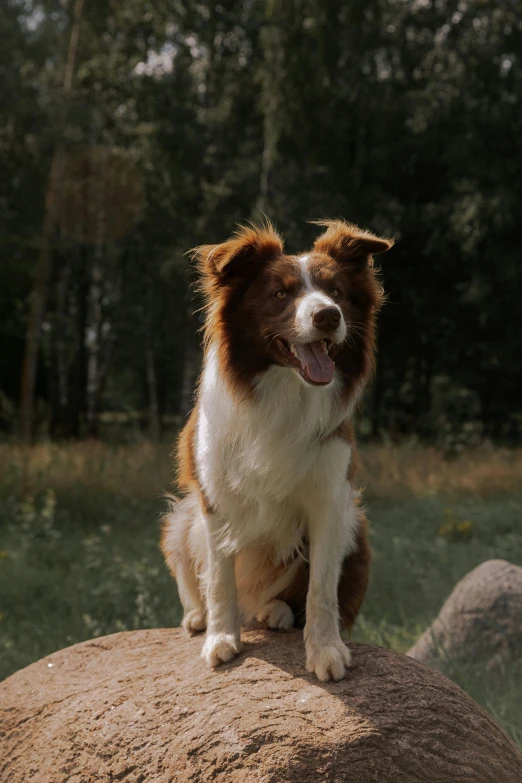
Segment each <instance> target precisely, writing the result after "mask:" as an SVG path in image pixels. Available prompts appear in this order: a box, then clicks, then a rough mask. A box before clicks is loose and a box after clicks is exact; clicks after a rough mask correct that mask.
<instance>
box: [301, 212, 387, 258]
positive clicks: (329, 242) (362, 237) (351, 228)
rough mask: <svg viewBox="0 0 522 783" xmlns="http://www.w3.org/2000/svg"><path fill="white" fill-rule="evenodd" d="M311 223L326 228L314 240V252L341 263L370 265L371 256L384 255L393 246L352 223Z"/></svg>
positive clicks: (330, 221) (336, 221)
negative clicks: (324, 254)
mask: <svg viewBox="0 0 522 783" xmlns="http://www.w3.org/2000/svg"><path fill="white" fill-rule="evenodd" d="M313 222H314V223H315V224H316V225H318V226H325V227H326V231H325V232H324V233H323V234H321V236H320V237H318V238H317V239H316V240H315V243H314V250H315V251H317V252H318V253H326V254H327V255H329V256H331V257H332V258H334V259H335V260H336V261H339V262H342V263H352V262H353V263H354V264H356V265H357V266H362V265H363V264H370V263H371V259H372V256H376V255H378V254H379V253H385V252H386V251H387V250H389V249H390V247H392V246H393V240H390V239H382V238H381V237H376V236H375V234H372V233H370V232H369V231H364V230H363V229H361V228H359V227H358V226H355V225H354V224H353V223H345V222H344V221H343V220H317V221H313Z"/></svg>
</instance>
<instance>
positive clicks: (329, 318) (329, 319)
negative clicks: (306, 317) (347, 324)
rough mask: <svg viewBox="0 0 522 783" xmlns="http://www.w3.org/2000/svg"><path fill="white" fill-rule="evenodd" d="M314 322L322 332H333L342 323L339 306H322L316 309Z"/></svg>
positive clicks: (313, 316)
mask: <svg viewBox="0 0 522 783" xmlns="http://www.w3.org/2000/svg"><path fill="white" fill-rule="evenodd" d="M312 323H313V325H314V326H315V328H316V329H320V330H321V332H333V331H334V330H335V329H337V327H338V326H339V324H340V323H341V313H340V311H339V309H338V308H337V307H320V308H318V309H317V310H315V311H314V313H313V315H312Z"/></svg>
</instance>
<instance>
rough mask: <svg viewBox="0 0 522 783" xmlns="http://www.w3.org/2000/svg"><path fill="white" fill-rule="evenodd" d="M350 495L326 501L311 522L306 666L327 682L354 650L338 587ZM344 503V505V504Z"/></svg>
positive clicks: (347, 537)
mask: <svg viewBox="0 0 522 783" xmlns="http://www.w3.org/2000/svg"><path fill="white" fill-rule="evenodd" d="M347 495H348V498H346V500H347V501H348V503H346V500H345V501H344V502H343V498H342V497H341V498H338V500H337V502H334V503H331V502H330V503H328V502H325V504H324V505H323V510H322V512H320V511H319V509H317V513H316V515H314V517H313V518H311V519H310V522H309V541H310V584H309V587H308V596H307V600H306V625H305V629H304V638H305V646H306V668H307V670H308V671H310V672H315V674H316V675H317V677H318V678H319V679H320V680H322V681H323V682H325V681H327V680H340V679H342V678H343V677H344V675H345V674H346V667H347V666H349V665H350V651H349V650H348V648H347V647H346V645H345V644H344V643H343V641H342V639H341V636H340V633H339V609H338V603H337V588H338V584H339V578H340V574H341V566H342V562H343V559H344V556H345V554H346V552H347V550H348V549H349V545H350V537H351V524H350V522H351V520H350V515H349V514H347V505H348V506H351V505H352V504H351V501H350V500H349V493H347ZM343 507H344V508H343Z"/></svg>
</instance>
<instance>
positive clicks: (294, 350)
mask: <svg viewBox="0 0 522 783" xmlns="http://www.w3.org/2000/svg"><path fill="white" fill-rule="evenodd" d="M290 351H291V352H292V353H293V355H294V356H295V357H296V358H297V351H296V349H295V345H294V344H293V343H292V344H291V345H290Z"/></svg>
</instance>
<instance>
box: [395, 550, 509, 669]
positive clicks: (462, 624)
mask: <svg viewBox="0 0 522 783" xmlns="http://www.w3.org/2000/svg"><path fill="white" fill-rule="evenodd" d="M508 653H511V654H514V656H515V657H518V658H520V656H521V654H522V568H520V567H519V566H515V565H512V563H508V562H506V561H505V560H487V561H486V562H485V563H481V565H479V566H477V568H474V569H473V571H470V572H469V574H466V576H465V577H464V578H463V579H461V580H460V582H458V583H457V585H456V586H455V588H454V590H453V592H452V593H451V595H450V596H449V598H448V599H447V601H446V602H445V604H444V605H443V607H442V609H441V610H440V613H439V615H438V617H437V618H436V619H435V620H434V622H433V623H432V624H431V625H430V627H429V628H428V629H427V630H426V631H425V632H424V633H423V634H422V636H421V637H420V638H419V639H418V640H417V642H416V643H415V644H414V645H413V647H412V648H411V649H410V650H408V655H409V656H411V657H412V658H415V659H416V660H418V661H423V662H424V663H427V664H429V665H431V666H436V667H437V668H439V669H442V670H444V668H445V667H446V666H447V665H451V664H453V663H455V662H461V663H466V664H468V665H473V663H477V662H480V663H483V662H488V663H489V665H490V667H495V664H496V663H497V662H501V661H502V660H503V659H504V658H505V656H506V654H508Z"/></svg>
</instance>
